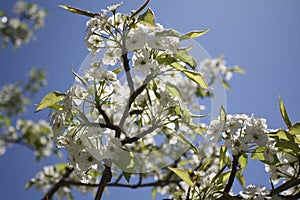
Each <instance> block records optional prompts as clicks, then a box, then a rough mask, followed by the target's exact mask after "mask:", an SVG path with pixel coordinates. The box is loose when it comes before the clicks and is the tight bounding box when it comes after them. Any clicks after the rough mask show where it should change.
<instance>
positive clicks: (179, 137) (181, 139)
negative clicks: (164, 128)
mask: <svg viewBox="0 0 300 200" xmlns="http://www.w3.org/2000/svg"><path fill="white" fill-rule="evenodd" d="M174 133H175V134H176V136H177V137H178V139H179V140H180V141H181V142H183V143H184V144H186V145H187V146H189V148H190V149H191V150H193V151H194V152H195V153H196V154H197V153H199V152H198V149H197V147H195V145H194V144H193V143H191V142H190V141H189V140H188V139H186V138H185V137H184V135H182V134H178V133H176V132H174Z"/></svg>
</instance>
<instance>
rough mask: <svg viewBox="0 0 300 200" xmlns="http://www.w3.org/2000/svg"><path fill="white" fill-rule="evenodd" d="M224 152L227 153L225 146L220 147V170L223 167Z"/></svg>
mask: <svg viewBox="0 0 300 200" xmlns="http://www.w3.org/2000/svg"><path fill="white" fill-rule="evenodd" d="M226 151H227V147H226V146H225V145H222V146H221V148H220V168H221V167H223V165H224V162H225V156H226Z"/></svg>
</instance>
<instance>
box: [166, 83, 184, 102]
mask: <svg viewBox="0 0 300 200" xmlns="http://www.w3.org/2000/svg"><path fill="white" fill-rule="evenodd" d="M166 89H167V90H168V91H169V92H170V93H171V94H172V95H174V96H176V97H178V98H179V99H182V95H181V92H180V90H179V89H178V88H177V86H175V85H173V84H171V83H167V84H166Z"/></svg>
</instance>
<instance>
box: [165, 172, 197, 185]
mask: <svg viewBox="0 0 300 200" xmlns="http://www.w3.org/2000/svg"><path fill="white" fill-rule="evenodd" d="M169 169H170V170H171V171H172V172H174V173H175V174H176V175H177V176H178V177H179V178H181V179H182V180H183V181H184V182H186V183H187V184H188V185H189V186H191V187H193V186H194V183H193V181H192V179H191V177H190V174H189V173H188V172H187V171H185V170H183V169H180V168H172V167H169Z"/></svg>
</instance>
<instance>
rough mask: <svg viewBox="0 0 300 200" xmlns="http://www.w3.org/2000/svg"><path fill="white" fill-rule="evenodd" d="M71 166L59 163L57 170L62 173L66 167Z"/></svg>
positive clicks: (56, 166)
mask: <svg viewBox="0 0 300 200" xmlns="http://www.w3.org/2000/svg"><path fill="white" fill-rule="evenodd" d="M68 166H69V165H68V164H67V163H58V164H57V165H55V168H56V170H57V171H59V172H62V171H65V170H66V167H68Z"/></svg>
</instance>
